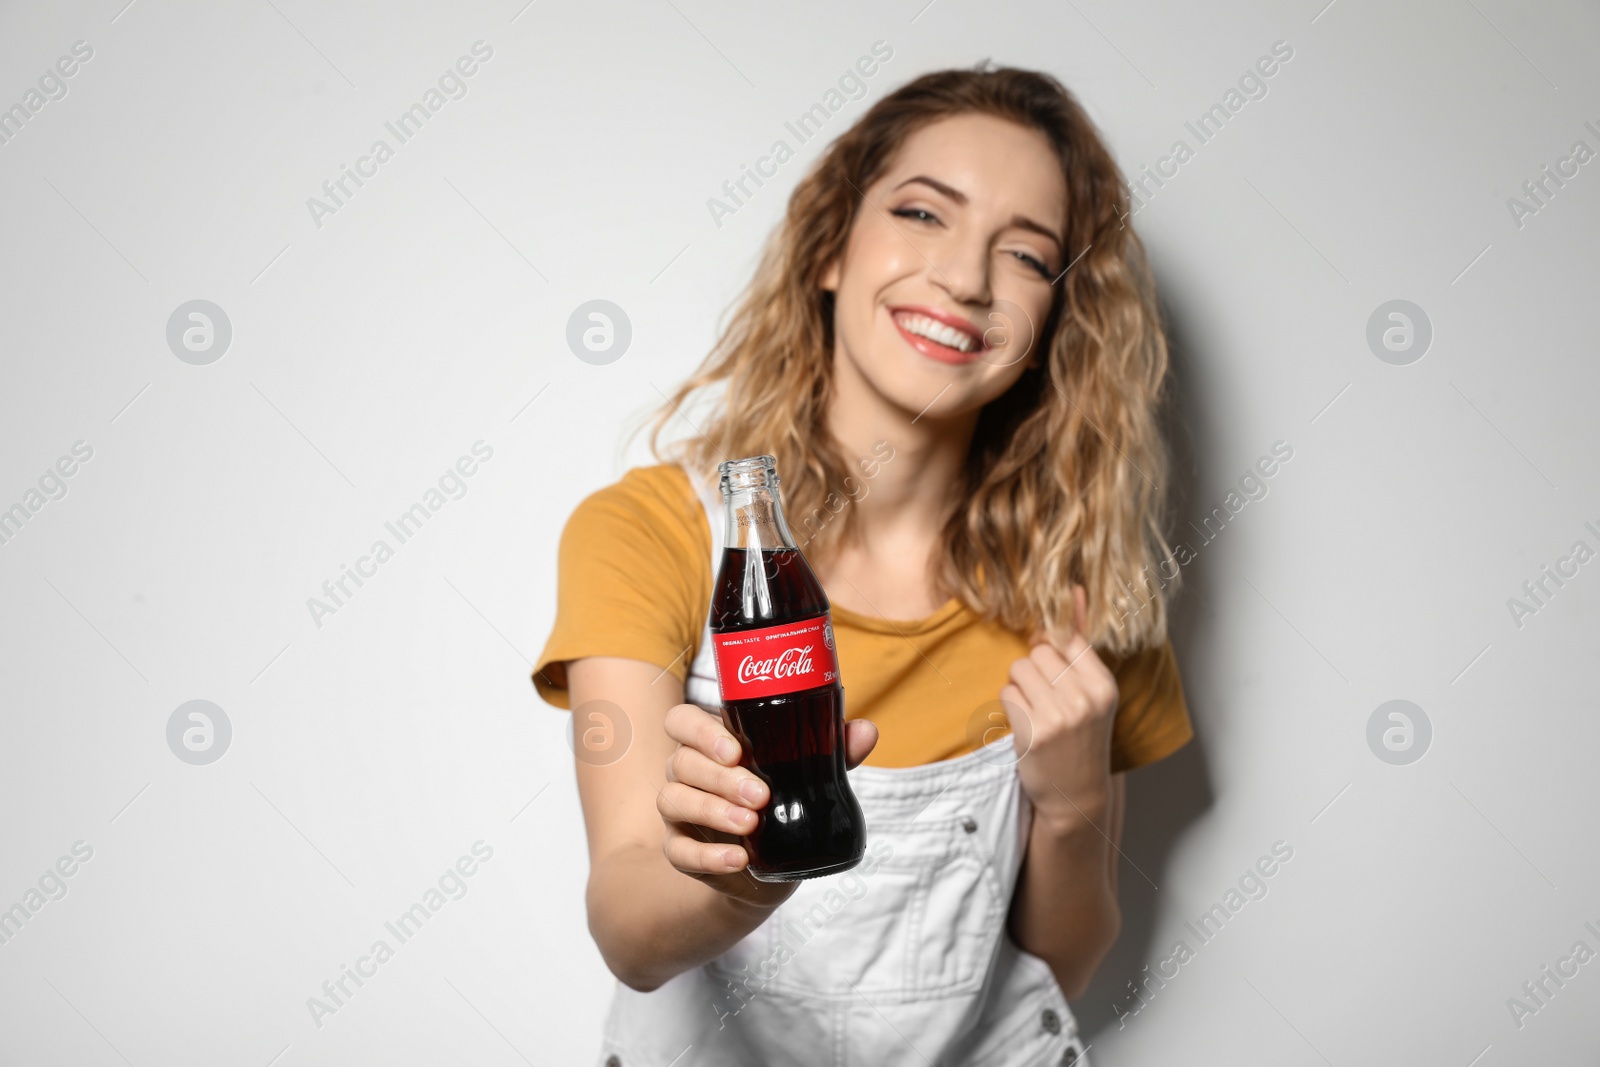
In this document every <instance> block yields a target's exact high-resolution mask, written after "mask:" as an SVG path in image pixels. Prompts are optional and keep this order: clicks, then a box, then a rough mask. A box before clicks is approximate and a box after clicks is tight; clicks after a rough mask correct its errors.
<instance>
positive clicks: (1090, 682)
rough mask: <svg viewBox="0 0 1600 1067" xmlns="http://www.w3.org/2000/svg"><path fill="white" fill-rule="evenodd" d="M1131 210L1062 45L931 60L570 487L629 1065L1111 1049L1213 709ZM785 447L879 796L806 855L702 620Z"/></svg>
mask: <svg viewBox="0 0 1600 1067" xmlns="http://www.w3.org/2000/svg"><path fill="white" fill-rule="evenodd" d="M1127 213H1128V208H1127V198H1126V194H1125V192H1124V187H1123V184H1122V181H1121V179H1120V176H1119V174H1118V171H1117V168H1116V165H1115V163H1114V162H1113V161H1112V158H1111V156H1110V154H1109V153H1108V152H1107V151H1106V149H1105V147H1104V146H1103V145H1102V144H1101V142H1100V139H1099V137H1098V135H1097V134H1096V132H1095V129H1094V127H1093V125H1092V124H1091V123H1090V121H1089V120H1088V118H1087V117H1086V116H1085V114H1084V113H1083V111H1082V109H1081V108H1080V107H1079V106H1078V104H1077V103H1076V102H1075V101H1074V100H1073V98H1072V97H1071V96H1070V95H1069V94H1068V93H1067V91H1066V90H1065V89H1063V88H1062V86H1061V85H1060V84H1059V83H1058V82H1056V81H1055V80H1054V79H1052V78H1049V77H1047V76H1045V75H1041V74H1036V73H1031V72H1027V71H1021V70H1012V69H1001V70H983V69H979V70H972V71H966V70H962V71H944V72H940V73H935V74H930V75H927V76H925V77H922V78H919V79H917V80H916V81H914V82H912V83H910V84H909V85H906V86H905V87H903V88H901V89H899V90H898V91H896V92H894V93H893V94H891V95H889V96H887V97H885V98H884V99H883V100H881V101H879V102H878V103H877V104H876V105H874V106H873V107H872V108H871V109H870V110H869V111H868V112H867V114H866V115H865V116H863V117H862V119H861V120H860V121H859V122H857V123H856V125H855V126H854V127H852V128H851V129H850V130H848V131H847V132H846V133H845V134H844V135H843V136H841V137H840V138H839V139H838V140H837V141H836V142H834V143H833V144H832V145H831V146H830V147H829V148H828V150H827V151H826V153H825V154H824V155H823V156H822V158H821V159H819V160H818V161H817V163H816V164H815V165H814V166H813V167H812V168H811V171H810V172H809V173H808V174H807V175H806V176H805V178H804V179H803V180H802V181H801V182H800V184H799V186H798V187H797V188H796V189H795V191H794V193H793V195H792V196H791V197H790V200H789V206H788V213H787V216H786V218H785V219H784V222H783V224H782V226H781V227H780V228H779V230H778V232H777V233H776V234H775V235H774V237H773V238H772V240H771V243H770V245H769V247H768V249H767V252H766V255H765V257H764V258H763V260H762V263H761V266H760V268H759V270H758V272H757V274H756V277H755V280H754V281H753V283H752V284H751V286H750V288H749V290H748V292H747V293H746V295H745V296H744V298H743V299H742V301H741V303H740V304H739V306H738V309H737V311H736V313H735V314H734V316H733V318H732V320H731V324H730V326H729V328H728V329H727V331H726V333H725V334H724V335H723V337H722V339H721V340H720V342H719V343H718V345H717V347H716V349H715V350H714V351H713V352H712V354H711V355H710V357H709V358H708V360H707V361H706V363H705V364H704V366H703V367H702V369H701V370H700V371H699V372H698V373H697V374H696V375H695V376H694V377H693V378H692V379H690V381H688V382H687V383H686V384H684V386H683V387H682V388H681V389H680V390H679V391H678V393H677V395H676V396H674V397H673V398H672V400H671V402H670V403H669V404H668V405H667V407H666V408H664V409H663V411H662V412H661V414H660V416H659V418H658V420H657V422H656V425H655V436H653V437H652V444H653V445H654V446H655V447H656V452H657V455H658V457H659V456H663V451H662V449H661V448H660V446H659V439H660V438H659V435H660V433H661V431H662V429H663V428H664V426H665V425H666V424H667V423H668V422H669V421H670V420H672V419H675V418H677V417H679V416H683V415H684V410H683V409H684V405H686V404H688V403H689V402H690V401H691V400H692V399H694V398H697V397H702V396H707V395H709V396H710V397H711V398H712V404H713V407H712V409H711V411H710V413H709V414H697V415H696V416H695V417H694V419H693V425H694V426H695V427H696V428H697V429H696V430H695V431H694V432H693V433H692V434H690V435H688V436H686V437H684V438H683V439H682V440H681V441H679V442H678V443H677V445H676V446H675V447H674V448H673V449H672V450H670V451H669V452H667V453H665V455H666V456H667V457H669V458H670V459H671V460H672V462H669V463H664V464H662V465H660V466H654V467H645V468H639V469H634V470H631V471H629V472H628V473H627V474H626V475H625V476H624V477H623V478H622V480H621V481H619V482H618V483H616V484H614V485H612V486H609V487H608V488H605V489H602V490H600V491H599V492H597V493H595V494H593V495H592V496H590V497H588V498H587V499H586V500H584V501H583V503H582V504H581V505H580V506H579V507H578V509H577V510H576V512H575V513H574V514H573V516H572V517H571V519H570V520H569V521H568V523H567V526H566V529H565V532H564V534H563V536H562V540H561V550H560V582H559V596H558V600H559V603H558V610H557V616H556V623H555V628H554V632H553V633H552V634H551V636H550V639H549V642H548V643H547V645H546V647H545V649H544V652H543V654H542V655H541V656H540V659H539V664H538V666H537V668H536V670H535V672H534V681H535V684H536V686H537V687H538V689H539V692H540V694H541V695H542V696H543V697H544V698H545V699H546V700H548V701H550V702H551V703H553V704H556V705H558V706H561V707H571V708H574V709H576V716H575V727H576V729H577V731H578V734H579V738H580V743H579V744H578V746H577V751H578V754H579V760H578V764H577V778H578V789H579V795H580V797H581V799H582V804H583V811H584V819H585V824H586V827H587V831H588V842H589V855H590V863H591V870H590V875H589V887H588V914H589V929H590V931H591V933H592V934H593V936H594V939H595V942H596V944H597V945H598V946H599V948H600V952H601V955H602V956H603V957H604V958H605V960H606V963H607V964H608V965H609V966H610V968H611V970H612V971H613V972H614V973H615V974H616V975H617V977H618V978H619V979H620V980H621V985H620V986H619V988H618V990H617V995H616V999H615V1001H614V1003H613V1005H612V1008H611V1013H610V1017H609V1021H608V1023H607V1027H606V1033H605V1039H604V1050H603V1052H602V1057H603V1062H604V1063H606V1064H608V1065H625V1067H667V1065H669V1064H682V1065H685V1067H687V1065H689V1064H695V1065H712V1064H715V1065H723V1064H727V1065H734V1064H739V1065H744V1064H807V1065H812V1064H872V1065H877V1064H891V1063H929V1064H932V1063H939V1064H974V1065H1000V1064H1005V1065H1013V1064H1015V1065H1021V1064H1030V1065H1031V1064H1052V1065H1053V1064H1073V1063H1078V1064H1082V1063H1086V1062H1087V1061H1086V1060H1085V1059H1083V1058H1082V1050H1083V1045H1082V1040H1081V1039H1080V1038H1079V1036H1078V1033H1077V1026H1076V1024H1075V1022H1074V1020H1073V1018H1072V1014H1071V1012H1070V1011H1069V1010H1068V1008H1067V1003H1066V999H1065V998H1066V997H1071V996H1076V995H1078V994H1079V993H1081V992H1082V991H1083V990H1084V988H1085V987H1086V986H1087V984H1088V982H1089V979H1090V977H1091V976H1092V975H1093V973H1094V970H1095V968H1096V966H1097V965H1098V963H1099V962H1100V960H1101V958H1102V957H1103V956H1104V955H1105V953H1106V951H1107V949H1108V948H1109V947H1110V945H1111V943H1112V941H1113V940H1115V938H1116V936H1117V931H1118V927H1119V924H1120V917H1119V911H1118V907H1117V863H1116V860H1117V842H1118V840H1119V839H1120V837H1121V831H1122V810H1123V773H1124V772H1125V771H1127V770H1129V769H1131V768H1133V767H1137V766H1141V765H1143V764H1147V763H1150V762H1152V761H1154V760H1158V759H1161V758H1162V757H1164V756H1166V755H1168V754H1169V753H1171V752H1172V751H1174V750H1175V749H1177V748H1178V747H1179V746H1181V745H1182V744H1184V742H1185V741H1187V740H1188V738H1189V736H1190V727H1189V721H1188V713H1187V709H1186V707H1185V704H1184V698H1183V690H1182V686H1181V684H1180V681H1179V678H1178V673H1177V667H1176V662H1175V660H1174V658H1173V654H1172V649H1171V646H1170V644H1169V643H1168V641H1167V639H1166V635H1165V605H1164V600H1163V583H1162V582H1160V581H1157V580H1156V579H1155V577H1154V576H1153V575H1152V574H1151V570H1152V569H1160V567H1161V565H1162V564H1163V563H1167V565H1168V568H1169V570H1170V569H1171V562H1170V560H1171V554H1170V551H1169V549H1168V546H1167V543H1166V541H1165V539H1164V537H1163V534H1162V528H1161V523H1162V514H1161V502H1162V497H1163V490H1164V480H1165V473H1166V463H1165V450H1164V446H1163V444H1162V442H1161V440H1160V436H1159V433H1158V429H1157V422H1156V416H1157V409H1158V407H1159V405H1160V402H1161V397H1162V391H1163V383H1164V381H1165V378H1166V373H1167V357H1166V347H1165V342H1164V339H1163V336H1162V332H1161V328H1160V324H1159V320H1158V315H1157V309H1156V304H1155V301H1154V297H1153V294H1152V291H1151V286H1150V279H1149V274H1148V270H1147V268H1146V267H1145V265H1144V261H1143V256H1142V252H1141V248H1140V245H1139V242H1138V239H1137V238H1136V237H1135V236H1134V234H1133V232H1132V231H1131V230H1130V229H1129V228H1128V226H1127V224H1126V216H1127ZM685 417H687V416H685ZM760 454H770V455H773V456H775V457H776V458H777V469H778V471H779V474H780V476H781V478H782V486H781V492H782V494H783V504H784V509H785V512H786V514H787V516H788V520H789V525H790V526H791V528H792V529H793V530H794V532H795V536H796V538H797V539H798V540H799V542H800V544H801V546H802V548H803V551H804V552H805V554H806V557H807V559H808V561H809V562H810V563H811V566H812V568H813V569H814V570H815V572H816V573H817V576H818V578H819V579H820V580H821V582H822V585H823V588H824V589H825V591H826V593H827V595H828V599H829V601H830V602H831V604H832V618H833V626H834V632H835V642H836V651H837V656H838V659H839V663H840V672H841V675H842V678H843V681H844V687H845V694H846V696H845V699H846V717H847V724H846V725H847V729H846V741H847V752H848V762H849V764H850V766H851V767H852V768H853V769H852V771H851V772H850V781H851V786H852V788H853V790H854V791H855V793H856V796H857V797H858V799H859V800H860V802H861V804H862V807H863V810H864V811H865V813H866V819H867V829H868V842H869V847H868V852H867V856H866V858H865V859H864V860H863V862H862V863H861V864H860V866H858V867H857V868H856V869H854V870H852V871H849V872H846V873H844V874H841V875H834V876H829V877H823V878H817V879H813V880H810V881H805V882H801V883H780V884H774V883H767V882H760V881H756V880H755V879H754V878H752V877H751V876H750V875H749V874H748V872H747V871H746V870H745V867H746V863H747V857H746V855H745V851H744V849H743V848H741V847H740V845H739V840H740V836H741V835H742V834H746V833H749V832H750V831H751V830H752V829H753V827H754V825H755V822H756V812H758V811H760V810H761V808H762V806H763V804H765V802H766V800H767V799H768V792H767V789H766V787H765V786H764V785H763V783H762V782H761V780H760V779H759V778H758V777H756V776H755V775H753V774H752V773H750V772H749V771H747V770H745V769H744V768H742V767H740V765H739V755H740V753H739V746H738V743H737V742H736V741H735V740H734V738H733V736H732V735H731V734H730V733H729V732H728V731H727V730H726V729H725V728H724V727H723V725H722V722H721V719H720V717H719V716H718V714H717V705H718V703H719V698H718V689H717V685H716V675H715V666H714V660H713V658H712V656H711V652H710V644H711V642H710V639H709V636H708V633H707V614H708V608H709V605H710V599H711V592H712V579H713V577H714V567H715V566H716V562H717V560H718V556H717V554H716V553H717V552H718V551H719V542H720V540H721V538H722V535H723V531H722V504H721V498H720V494H719V490H718V486H717V479H716V470H715V468H716V464H717V462H718V461H719V460H729V459H737V458H742V457H746V456H753V455H760ZM1002 710H1004V712H1005V713H1006V714H1004V715H1001V714H999V712H1000V711H1002ZM1007 723H1009V726H1010V727H1011V730H1010V731H1009V732H1007V731H1006V729H1005V726H1006V724H1007ZM591 729H594V730H598V731H599V734H598V735H595V736H598V737H600V738H601V750H602V751H604V753H605V754H604V756H603V757H597V756H596V755H594V754H593V753H592V752H591V751H590V749H589V748H586V747H585V745H584V744H583V743H582V739H583V737H584V735H585V734H586V733H588V732H590V731H591ZM608 731H609V732H608ZM624 737H625V738H626V741H625V742H624V741H622V740H619V739H621V738H624ZM608 746H609V747H608Z"/></svg>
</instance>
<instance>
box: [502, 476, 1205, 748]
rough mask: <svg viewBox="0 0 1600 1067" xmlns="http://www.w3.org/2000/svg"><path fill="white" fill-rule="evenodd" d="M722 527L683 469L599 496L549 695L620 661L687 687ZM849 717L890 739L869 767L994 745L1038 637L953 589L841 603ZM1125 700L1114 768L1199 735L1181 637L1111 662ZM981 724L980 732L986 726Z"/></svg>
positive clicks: (567, 576) (579, 554)
mask: <svg viewBox="0 0 1600 1067" xmlns="http://www.w3.org/2000/svg"><path fill="white" fill-rule="evenodd" d="M714 577H715V576H714V575H713V574H712V571H711V531H710V530H709V529H708V528H707V525H706V513H705V510H704V509H703V508H702V507H701V505H700V501H699V500H698V498H697V497H696V496H695V491H694V488H693V486H692V485H691V484H690V482H689V479H688V476H687V475H686V474H685V473H684V471H683V470H682V468H680V467H678V466H675V465H662V466H655V467H637V468H634V469H633V470H630V471H629V472H628V473H627V474H625V475H624V476H623V478H622V480H621V481H619V482H617V483H615V484H614V485H610V486H607V487H606V488H604V489H601V490H599V491H598V492H595V493H593V494H591V495H590V496H589V497H587V498H586V499H585V500H584V501H583V502H582V503H581V504H579V505H578V507H577V509H576V510H575V511H573V513H572V517H571V518H570V519H569V520H567V525H566V529H565V530H564V531H563V532H562V535H561V549H560V558H559V574H558V585H557V594H556V620H555V626H554V628H553V629H552V631H551V633H550V638H549V640H548V641H546V642H545V646H544V651H543V653H541V654H540V656H539V662H538V665H537V666H536V667H535V668H534V672H533V681H534V685H535V687H536V688H537V689H538V691H539V695H540V696H542V697H543V698H544V699H545V700H546V701H547V702H549V703H551V704H554V705H555V706H556V707H559V708H568V707H570V703H569V700H568V695H567V689H566V684H567V678H566V663H567V661H568V660H575V659H582V658H583V657H585V656H620V657H624V658H627V659H637V660H643V661H645V662H646V663H654V664H656V665H658V666H660V667H662V668H664V669H666V670H667V671H669V672H670V673H671V674H673V675H674V676H675V677H676V678H677V679H678V680H679V681H680V682H682V681H683V680H684V678H685V677H686V675H687V674H688V670H689V664H690V663H691V662H692V661H693V660H694V657H695V653H696V652H697V651H698V647H699V644H700V638H701V636H702V634H703V633H704V630H705V624H706V615H707V613H708V611H709V610H710V607H711V588H712V581H713V579H714ZM832 616H833V632H834V643H835V650H836V652H837V654H838V657H839V674H840V677H841V679H842V681H843V684H844V694H845V715H846V717H848V718H852V719H856V718H862V719H871V720H872V721H873V722H874V723H876V724H877V727H878V731H879V740H878V745H877V747H876V748H874V749H873V751H872V754H871V755H870V756H868V757H867V763H869V764H872V765H874V766H880V767H913V766H918V765H920V764H924V763H933V762H935V761H937V760H944V759H950V758H952V757H955V756H960V755H963V754H965V753H967V752H971V751H973V749H974V748H975V747H976V745H977V744H982V743H983V742H985V741H989V740H993V739H994V738H995V737H997V736H999V733H998V732H995V731H993V730H990V731H989V732H988V733H987V734H985V730H986V729H988V726H987V723H988V721H989V720H987V713H988V712H989V711H991V710H997V709H998V704H996V703H995V702H996V701H998V700H999V696H1000V689H1001V688H1002V687H1003V686H1004V685H1005V684H1006V683H1007V681H1008V680H1009V678H1008V674H1009V671H1010V669H1011V664H1012V662H1013V661H1014V660H1017V659H1019V658H1021V657H1023V656H1026V655H1027V654H1028V647H1029V646H1028V642H1027V636H1026V635H1023V634H1017V633H1013V632H1011V631H1009V630H1006V629H1004V628H1003V627H1001V626H1000V625H999V624H997V623H994V622H991V621H988V620H985V619H983V618H981V617H979V616H978V615H977V614H976V613H974V612H973V611H972V610H970V609H969V608H968V607H966V605H964V604H962V603H961V602H960V601H958V600H956V599H954V598H952V599H951V600H949V601H947V602H946V603H945V605H944V606H943V607H941V608H940V609H939V610H938V611H936V612H934V613H933V614H932V615H930V616H928V617H927V618H925V619H915V620H909V621H902V620H889V619H882V618H877V617H875V616H870V615H862V614H860V613H858V612H854V611H850V610H847V609H845V608H840V607H835V608H833V609H832ZM1106 663H1107V666H1109V667H1110V668H1111V669H1112V671H1113V672H1114V673H1115V675H1116V678H1117V685H1118V687H1119V689H1120V691H1121V697H1120V700H1119V703H1118V706H1117V713H1116V721H1115V724H1114V726H1113V729H1112V740H1111V769H1112V770H1113V771H1124V770H1129V769H1131V768H1133V767H1140V766H1143V765H1144V764H1147V763H1153V762H1155V761H1156V760H1158V759H1161V758H1163V757H1164V756H1168V755H1170V754H1171V753H1172V752H1174V751H1176V750H1177V749H1178V748H1180V747H1181V746H1182V745H1183V744H1184V743H1185V742H1186V741H1188V740H1189V738H1190V737H1191V736H1193V731H1192V729H1191V728H1190V725H1189V712H1188V707H1187V705H1186V704H1185V702H1184V696H1183V684H1182V682H1181V681H1180V679H1179V677H1178V664H1177V660H1176V659H1175V658H1174V656H1173V653H1172V645H1171V643H1170V642H1164V643H1163V644H1161V645H1159V646H1157V647H1154V648H1151V649H1147V650H1145V651H1143V652H1140V653H1137V654H1135V655H1133V656H1129V657H1127V658H1126V659H1122V660H1119V659H1117V658H1115V657H1107V658H1106ZM974 721H977V722H978V723H980V728H978V729H974V728H973V725H972V724H973V723H974Z"/></svg>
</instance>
